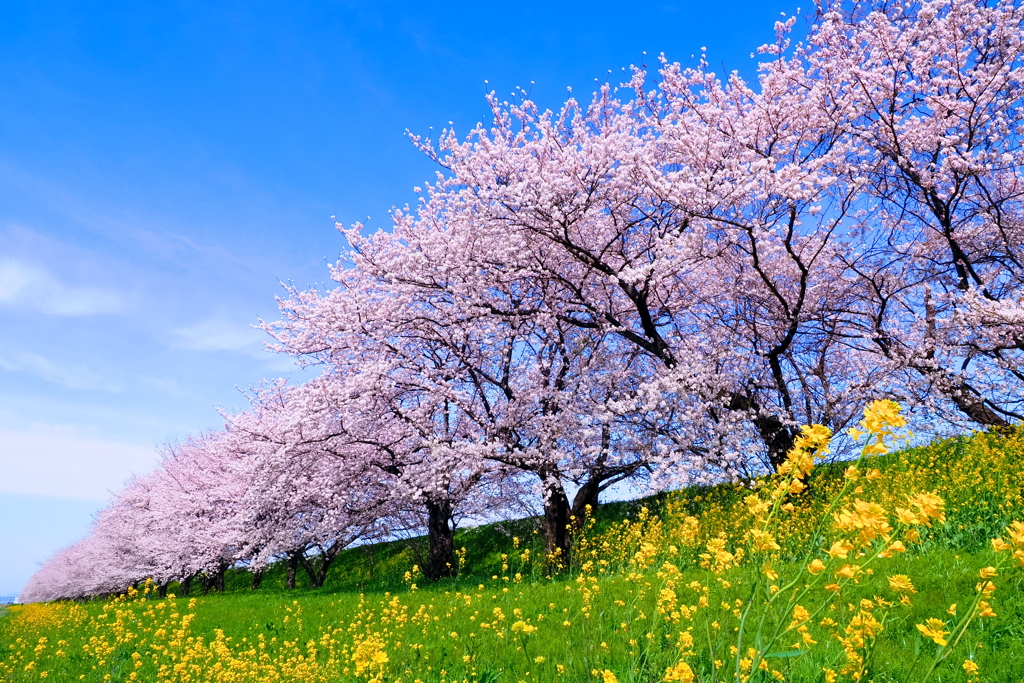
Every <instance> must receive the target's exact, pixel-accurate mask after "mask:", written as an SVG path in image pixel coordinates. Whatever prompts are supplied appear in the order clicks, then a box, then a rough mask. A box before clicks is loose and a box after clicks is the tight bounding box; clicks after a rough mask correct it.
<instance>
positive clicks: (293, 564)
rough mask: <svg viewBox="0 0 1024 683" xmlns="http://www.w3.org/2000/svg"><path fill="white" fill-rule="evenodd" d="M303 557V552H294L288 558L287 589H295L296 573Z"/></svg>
mask: <svg viewBox="0 0 1024 683" xmlns="http://www.w3.org/2000/svg"><path fill="white" fill-rule="evenodd" d="M301 556H302V551H301V550H296V551H293V552H292V553H291V554H290V555H289V556H288V576H287V578H286V579H285V584H284V585H285V588H287V589H288V590H293V589H294V588H295V573H296V571H297V570H298V568H299V558H300V557H301Z"/></svg>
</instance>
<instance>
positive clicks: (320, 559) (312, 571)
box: [299, 544, 341, 588]
mask: <svg viewBox="0 0 1024 683" xmlns="http://www.w3.org/2000/svg"><path fill="white" fill-rule="evenodd" d="M318 549H319V550H320V552H319V553H317V554H316V555H314V556H313V557H306V554H305V553H302V555H301V556H300V557H299V561H300V562H301V563H302V568H303V569H305V570H306V574H307V575H308V576H309V587H310V588H320V587H321V586H323V585H324V582H326V581H327V570H328V569H330V568H331V563H332V562H334V558H336V557H337V556H338V553H339V552H340V551H341V547H340V546H339V545H338V544H335V545H332V546H331V547H330V548H327V549H326V550H325V549H324V548H320V547H318Z"/></svg>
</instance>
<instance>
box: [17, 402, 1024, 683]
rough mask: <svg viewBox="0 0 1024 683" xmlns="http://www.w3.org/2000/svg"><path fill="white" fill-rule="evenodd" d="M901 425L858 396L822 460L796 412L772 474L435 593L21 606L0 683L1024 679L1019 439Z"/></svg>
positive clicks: (411, 574)
mask: <svg viewBox="0 0 1024 683" xmlns="http://www.w3.org/2000/svg"><path fill="white" fill-rule="evenodd" d="M904 426H905V425H904V420H903V417H902V416H901V414H900V411H899V406H897V405H896V404H894V403H891V402H888V401H880V402H876V403H874V404H872V405H871V406H869V407H868V409H867V410H866V411H865V416H864V420H863V421H862V423H861V427H860V430H861V433H860V434H858V435H857V436H858V437H859V438H860V440H861V443H862V445H863V455H862V456H861V458H860V459H859V460H858V461H856V462H855V463H853V462H847V463H842V464H841V465H838V466H837V465H835V464H833V465H831V466H817V461H818V460H819V459H820V458H821V457H822V456H824V455H825V454H826V452H827V450H828V447H829V441H830V438H831V435H830V434H829V432H828V430H827V429H825V428H824V427H820V426H811V427H806V428H804V430H803V435H802V437H801V438H800V439H799V440H798V442H797V445H796V447H795V448H794V449H793V450H792V451H791V452H790V454H789V459H788V461H787V463H786V464H785V465H784V466H783V467H782V468H781V469H780V471H779V473H778V474H776V475H774V476H772V477H770V478H765V479H761V480H758V481H756V482H753V483H751V484H748V485H741V484H736V485H727V486H719V487H713V488H703V489H689V490H686V491H681V492H678V493H675V494H672V495H670V496H669V497H668V498H667V499H666V500H665V502H664V504H663V505H660V506H659V507H658V508H656V509H647V508H642V509H640V510H639V512H638V513H637V514H634V515H632V516H630V517H629V518H627V519H623V520H621V521H619V522H617V523H614V524H612V525H610V526H605V527H603V528H598V527H597V526H595V525H594V524H593V523H591V522H588V523H587V524H586V525H585V526H586V527H587V530H586V531H585V532H584V534H583V535H582V536H581V537H580V538H579V539H578V540H577V543H576V548H575V553H574V559H573V566H572V567H571V568H569V569H567V570H563V571H561V572H555V573H554V574H553V575H551V572H550V571H549V570H550V565H549V563H547V562H546V561H545V558H543V557H540V556H538V552H537V551H536V548H535V547H532V546H531V545H530V544H529V543H527V542H526V541H525V540H521V539H519V538H510V539H509V542H508V547H507V548H506V552H504V553H503V554H500V555H499V556H498V558H497V562H496V563H495V565H494V566H493V567H492V568H488V569H487V572H488V573H487V574H483V573H482V572H481V568H480V567H477V568H476V569H477V571H476V572H475V573H473V572H468V573H464V575H463V576H462V577H461V578H459V579H456V580H453V581H451V582H448V583H443V584H436V585H433V586H426V585H423V582H422V580H421V577H419V576H418V574H417V572H416V569H415V567H409V568H408V571H407V572H405V581H404V582H403V583H401V584H399V585H398V587H395V589H394V590H391V591H383V590H372V589H373V585H372V584H371V585H369V586H367V588H366V590H365V592H363V593H358V592H335V593H324V592H312V591H311V592H303V593H295V594H283V593H235V594H231V593H229V594H226V595H216V596H204V597H199V598H175V597H172V596H168V597H167V598H166V599H159V598H157V597H156V595H155V593H154V592H153V591H151V590H150V587H149V586H142V587H141V588H140V590H139V591H131V592H130V593H129V594H128V595H124V596H121V597H119V598H117V599H114V600H107V601H95V602H88V603H53V604H31V605H23V606H14V607H13V608H12V609H11V610H10V611H9V614H8V616H6V617H4V618H3V619H0V647H2V651H0V680H2V681H36V680H40V679H49V680H56V681H77V680H81V681H90V682H99V681H175V682H176V681H181V682H195V683H200V682H203V683H205V682H207V681H209V682H218V683H221V682H223V683H229V682H243V681H246V682H248V681H303V682H310V683H312V682H321V681H323V682H326V681H365V682H370V683H384V682H385V681H387V682H389V683H399V682H402V683H416V682H417V681H419V682H422V683H435V682H439V683H455V682H462V681H465V682H476V683H494V682H497V681H502V682H503V681H509V682H513V683H515V682H518V681H562V680H564V681H581V682H582V681H594V682H595V683H616V682H622V683H626V682H639V681H651V682H653V681H668V682H671V681H682V682H691V681H700V682H702V683H706V682H711V681H744V682H746V681H751V682H755V681H776V680H778V681H808V682H810V681H825V682H827V683H832V682H833V681H876V682H878V683H881V682H883V681H885V682H888V681H900V682H903V681H913V682H919V681H977V682H979V683H980V682H982V681H985V682H989V681H991V682H996V681H1007V682H1010V681H1013V682H1018V681H1021V680H1024V592H1022V590H1021V588H1022V585H1021V583H1022V577H1024V570H1022V568H1021V567H1022V565H1024V497H1022V484H1024V437H1021V436H1020V435H1017V434H1003V435H998V434H976V435H973V436H970V437H963V438H960V439H954V440H950V441H946V442H942V443H939V444H935V445H933V446H930V447H927V448H921V449H911V450H906V451H902V452H900V453H898V454H894V455H886V452H887V450H888V447H889V446H888V445H887V444H889V443H891V442H893V441H894V440H895V439H896V438H898V437H899V434H900V431H901V430H902V429H903V428H904ZM492 570H493V573H490V572H491V571H492ZM467 574H468V575H467Z"/></svg>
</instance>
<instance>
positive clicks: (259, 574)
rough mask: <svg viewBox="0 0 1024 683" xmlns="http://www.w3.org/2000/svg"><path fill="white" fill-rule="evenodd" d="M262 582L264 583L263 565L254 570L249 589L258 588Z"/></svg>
mask: <svg viewBox="0 0 1024 683" xmlns="http://www.w3.org/2000/svg"><path fill="white" fill-rule="evenodd" d="M261 583H263V567H260V568H259V569H256V570H254V571H253V573H252V582H251V583H250V584H249V590H251V591H254V590H256V589H258V588H259V587H260V584H261Z"/></svg>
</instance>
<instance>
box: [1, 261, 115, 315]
mask: <svg viewBox="0 0 1024 683" xmlns="http://www.w3.org/2000/svg"><path fill="white" fill-rule="evenodd" d="M124 304H125V302H124V299H123V298H122V297H121V296H120V295H119V294H118V293H117V292H114V291H111V290H109V289H103V288H101V287H89V286H84V287H83V286H76V285H71V284H68V283H65V282H62V281H61V280H60V279H59V278H57V277H56V276H55V275H53V273H51V272H49V271H48V270H46V269H45V268H43V267H41V266H38V265H35V264H31V263H25V262H21V261H14V260H11V259H3V260H0V305H8V306H17V307H20V308H30V309H33V310H38V311H41V312H42V313H46V314H49V315H64V316H83V315H97V314H100V313H117V312H120V311H121V310H123V308H124Z"/></svg>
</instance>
